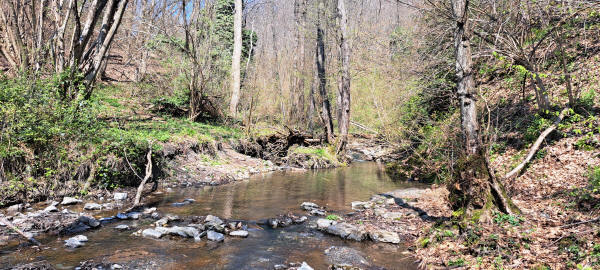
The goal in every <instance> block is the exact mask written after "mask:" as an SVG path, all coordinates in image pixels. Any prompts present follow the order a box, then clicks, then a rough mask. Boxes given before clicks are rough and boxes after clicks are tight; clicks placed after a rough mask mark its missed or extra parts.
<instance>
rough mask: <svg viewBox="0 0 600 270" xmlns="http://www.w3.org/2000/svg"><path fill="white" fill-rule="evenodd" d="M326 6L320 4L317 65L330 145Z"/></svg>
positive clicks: (331, 139)
mask: <svg viewBox="0 0 600 270" xmlns="http://www.w3.org/2000/svg"><path fill="white" fill-rule="evenodd" d="M323 9H324V5H323V3H322V2H319V6H318V10H317V14H318V15H317V46H316V53H315V57H316V65H317V72H316V73H317V74H316V75H317V78H318V81H319V93H320V95H321V119H322V121H323V125H324V126H325V136H326V139H327V142H328V143H332V142H333V141H334V139H335V138H334V135H333V120H332V117H331V104H330V103H329V95H328V94H327V77H326V74H325V41H324V35H325V34H324V33H323V29H322V20H323V19H324V17H325V15H324V10H323Z"/></svg>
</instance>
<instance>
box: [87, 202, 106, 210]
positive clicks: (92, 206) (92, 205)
mask: <svg viewBox="0 0 600 270" xmlns="http://www.w3.org/2000/svg"><path fill="white" fill-rule="evenodd" d="M83 209H85V210H100V209H102V205H99V204H97V203H86V204H85V206H83Z"/></svg>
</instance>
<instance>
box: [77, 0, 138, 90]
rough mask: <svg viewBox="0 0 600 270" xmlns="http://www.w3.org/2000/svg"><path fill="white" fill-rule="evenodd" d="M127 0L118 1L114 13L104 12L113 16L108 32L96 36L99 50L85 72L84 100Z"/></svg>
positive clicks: (119, 21) (104, 59)
mask: <svg viewBox="0 0 600 270" xmlns="http://www.w3.org/2000/svg"><path fill="white" fill-rule="evenodd" d="M128 2H129V0H120V1H119V3H118V5H116V6H117V10H116V11H113V12H111V11H108V10H107V11H106V12H107V14H111V13H112V14H114V15H113V16H112V17H113V18H112V22H111V23H110V29H108V32H106V34H105V35H101V34H99V35H98V41H97V42H98V45H99V49H98V52H97V53H96V55H95V57H94V60H93V62H92V67H91V69H90V70H89V71H87V74H86V76H85V80H86V87H87V89H86V94H85V98H86V99H88V98H89V97H90V96H91V93H92V90H91V89H92V88H91V85H92V83H93V82H94V81H95V80H96V77H97V75H98V71H99V70H100V66H102V64H103V63H104V61H106V52H107V51H108V48H109V47H110V44H111V43H112V41H113V38H114V36H115V33H116V32H117V29H118V28H119V25H120V24H121V19H122V18H123V13H124V12H125V8H127V4H128ZM109 20H110V18H109Z"/></svg>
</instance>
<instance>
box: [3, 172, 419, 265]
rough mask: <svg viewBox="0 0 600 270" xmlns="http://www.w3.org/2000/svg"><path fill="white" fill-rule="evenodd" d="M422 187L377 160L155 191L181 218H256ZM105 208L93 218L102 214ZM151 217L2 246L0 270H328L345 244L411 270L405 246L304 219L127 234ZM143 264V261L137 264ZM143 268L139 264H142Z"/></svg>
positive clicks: (161, 207) (346, 206) (376, 261)
mask: <svg viewBox="0 0 600 270" xmlns="http://www.w3.org/2000/svg"><path fill="white" fill-rule="evenodd" d="M409 187H419V185H418V184H413V183H406V182H393V181H391V180H390V179H389V178H388V177H387V176H386V175H385V173H384V172H383V171H382V170H381V168H379V167H378V166H377V165H376V164H374V163H358V164H354V165H352V166H350V167H347V168H337V169H330V170H318V171H308V172H290V171H288V172H276V173H271V174H265V175H257V176H254V177H252V178H251V179H249V180H246V181H241V182H236V183H233V184H229V185H223V186H216V187H201V188H177V189H173V190H172V192H162V193H160V194H156V195H153V196H152V197H151V198H149V200H151V201H155V202H156V203H155V206H156V207H157V208H158V211H159V212H160V213H163V214H167V213H171V214H176V215H179V216H187V215H207V214H212V215H216V216H219V217H222V218H226V219H236V220H246V221H253V220H254V221H256V220H260V219H266V218H271V217H275V216H277V215H278V214H284V213H288V212H292V213H296V214H304V213H303V211H302V210H301V209H300V204H301V203H302V202H305V201H311V202H315V203H317V204H319V205H321V206H325V207H327V209H328V210H329V211H330V212H333V213H336V214H338V215H340V216H341V215H343V214H345V213H347V212H350V211H351V208H350V202H352V201H357V200H368V199H369V198H370V197H371V195H373V194H376V193H381V192H385V191H391V190H394V189H401V188H409ZM186 198H192V199H195V200H196V202H194V203H193V204H189V205H186V206H183V207H175V206H173V205H172V204H173V203H174V202H180V201H182V200H183V199H186ZM107 215H109V213H107V212H104V213H100V214H96V215H95V216H96V217H101V216H107ZM150 223H152V221H151V220H143V219H142V220H134V221H131V220H128V221H119V222H114V223H108V224H104V225H103V226H102V227H101V228H100V229H98V230H93V231H88V232H85V233H83V234H84V235H86V236H87V237H88V238H89V242H87V243H86V245H85V246H83V247H80V248H77V249H75V250H69V249H66V248H65V247H64V246H63V241H62V240H64V239H66V238H56V237H52V238H47V239H41V240H42V242H43V244H44V248H43V249H42V250H41V251H35V250H33V249H32V248H23V249H22V250H19V251H16V250H15V248H14V247H13V248H11V249H5V250H2V251H0V252H1V253H0V268H5V267H10V266H11V265H15V264H18V263H25V262H33V261H39V260H47V261H48V262H50V263H51V264H53V265H54V266H55V267H56V268H57V269H72V268H74V267H75V266H77V265H79V263H80V262H82V261H85V260H90V259H94V260H95V261H105V262H111V263H123V264H125V265H128V264H129V265H131V263H132V262H140V264H139V265H140V267H141V268H154V269H273V266H274V265H276V264H281V263H284V262H302V261H306V262H307V263H308V264H309V265H311V266H312V267H313V268H315V269H326V267H327V265H328V264H329V263H328V262H327V258H326V256H325V254H324V250H326V249H327V248H329V247H331V246H348V247H351V248H354V249H356V250H359V251H361V252H362V253H364V254H365V257H366V258H367V259H368V260H369V261H370V263H371V265H373V266H375V268H374V269H379V268H380V267H381V268H385V269H416V266H415V264H414V263H413V259H412V258H410V257H409V256H408V255H406V253H404V252H403V251H405V247H404V246H402V245H391V244H381V243H373V242H370V241H366V242H363V243H357V242H352V241H345V240H342V239H340V238H338V237H334V236H329V235H326V234H323V233H321V232H318V231H315V230H311V229H309V228H308V227H307V224H301V225H293V226H291V227H287V228H281V229H271V228H268V227H266V226H259V225H249V229H248V231H249V232H250V235H249V237H248V238H245V239H237V238H231V237H227V238H226V240H225V242H223V243H212V242H209V241H205V240H204V239H203V241H201V242H198V243H195V242H194V241H193V240H189V239H170V238H169V237H163V238H164V239H160V240H154V239H146V238H143V237H140V236H132V235H131V233H132V232H133V231H135V230H138V229H142V228H147V227H149V226H150ZM119 224H128V225H129V226H131V227H133V228H134V230H132V231H126V232H118V231H116V230H114V229H113V227H115V226H116V225H119ZM141 262H143V263H141ZM142 265H144V266H142Z"/></svg>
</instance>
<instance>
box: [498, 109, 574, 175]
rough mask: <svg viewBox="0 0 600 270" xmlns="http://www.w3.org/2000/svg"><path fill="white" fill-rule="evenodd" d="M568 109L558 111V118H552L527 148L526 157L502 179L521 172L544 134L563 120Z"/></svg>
mask: <svg viewBox="0 0 600 270" xmlns="http://www.w3.org/2000/svg"><path fill="white" fill-rule="evenodd" d="M569 109H570V108H569V107H567V108H565V109H563V110H562V111H561V112H560V114H559V115H558V118H557V119H556V120H554V123H552V125H551V126H549V127H548V128H547V129H546V130H544V132H542V134H540V136H539V137H538V138H537V140H535V143H534V144H533V146H531V149H530V150H529V154H527V157H526V158H525V160H523V162H521V164H519V165H518V166H517V167H516V168H514V169H513V170H512V171H510V172H509V173H507V174H506V175H505V176H504V179H510V178H512V177H514V176H516V175H518V174H519V173H520V172H521V170H522V169H523V168H525V165H527V163H529V161H531V158H533V155H535V153H536V152H537V151H538V149H539V148H540V145H542V142H543V141H544V139H545V138H546V136H548V135H549V134H550V133H552V131H554V130H555V129H556V127H557V126H558V124H559V123H560V122H561V121H562V120H563V118H564V117H565V114H566V113H567V111H569Z"/></svg>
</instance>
